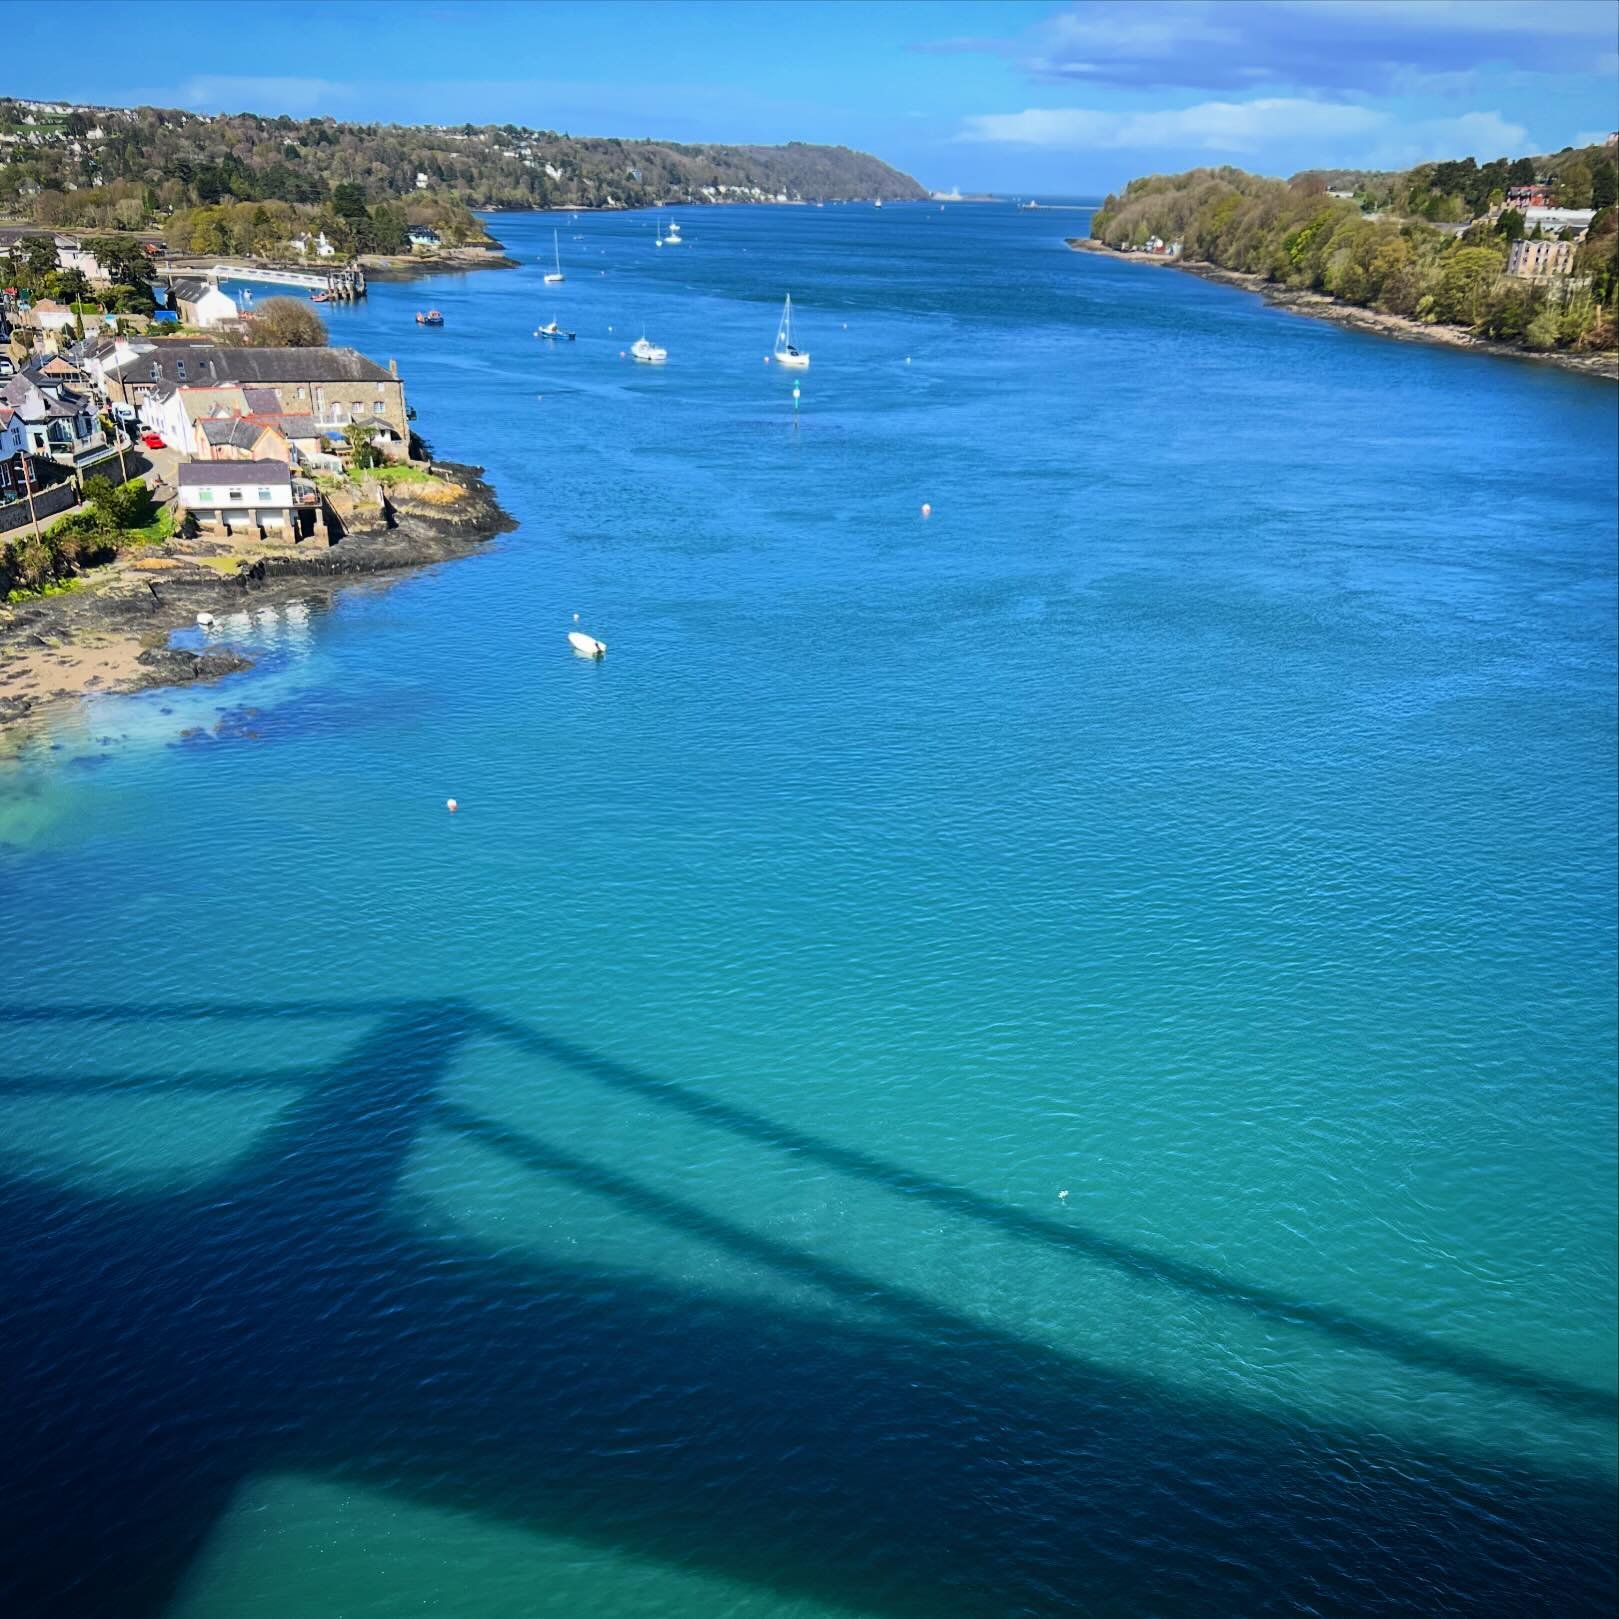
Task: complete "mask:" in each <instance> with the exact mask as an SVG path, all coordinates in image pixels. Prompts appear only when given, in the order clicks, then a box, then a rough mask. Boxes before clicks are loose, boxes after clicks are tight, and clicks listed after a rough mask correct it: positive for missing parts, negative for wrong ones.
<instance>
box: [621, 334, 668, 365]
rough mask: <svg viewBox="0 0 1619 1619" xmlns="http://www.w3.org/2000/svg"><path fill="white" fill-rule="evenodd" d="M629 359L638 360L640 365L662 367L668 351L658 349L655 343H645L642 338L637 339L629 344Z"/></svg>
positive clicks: (644, 339)
mask: <svg viewBox="0 0 1619 1619" xmlns="http://www.w3.org/2000/svg"><path fill="white" fill-rule="evenodd" d="M630 358H631V359H632V360H639V361H640V362H641V364H642V365H662V364H663V362H664V361H665V360H667V359H668V358H669V351H668V349H665V348H659V347H658V345H657V344H656V343H649V342H647V340H646V338H644V337H638V338H636V340H635V341H634V342H633V343H631V344H630Z"/></svg>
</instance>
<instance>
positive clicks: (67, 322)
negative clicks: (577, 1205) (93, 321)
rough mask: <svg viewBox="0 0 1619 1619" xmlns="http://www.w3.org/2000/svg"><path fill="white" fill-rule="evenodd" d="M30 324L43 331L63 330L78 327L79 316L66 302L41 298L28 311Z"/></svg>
mask: <svg viewBox="0 0 1619 1619" xmlns="http://www.w3.org/2000/svg"><path fill="white" fill-rule="evenodd" d="M28 324H29V325H30V326H33V327H36V328H37V329H38V330H39V331H42V332H62V331H66V330H67V329H68V328H69V327H76V326H77V324H78V316H77V315H75V314H74V312H73V311H72V310H71V309H69V308H68V306H67V305H66V304H59V303H57V302H55V301H54V300H53V299H50V298H41V299H40V300H39V302H38V303H37V304H35V305H33V307H32V308H30V309H29V311H28Z"/></svg>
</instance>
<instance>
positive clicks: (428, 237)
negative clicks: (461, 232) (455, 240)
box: [410, 225, 439, 253]
mask: <svg viewBox="0 0 1619 1619" xmlns="http://www.w3.org/2000/svg"><path fill="white" fill-rule="evenodd" d="M410 245H411V247H412V248H414V249H416V250H417V251H419V252H423V253H427V252H431V251H432V250H433V249H434V248H435V247H437V246H438V245H439V235H438V232H437V231H436V230H429V229H428V228H427V226H425V225H413V226H412V227H411V229H410Z"/></svg>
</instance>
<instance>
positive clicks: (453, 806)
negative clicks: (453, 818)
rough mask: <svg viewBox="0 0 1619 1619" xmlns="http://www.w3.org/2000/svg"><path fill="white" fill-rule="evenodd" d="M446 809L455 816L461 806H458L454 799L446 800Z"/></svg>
mask: <svg viewBox="0 0 1619 1619" xmlns="http://www.w3.org/2000/svg"><path fill="white" fill-rule="evenodd" d="M444 807H445V809H447V810H448V811H449V812H450V814H452V815H454V814H455V812H456V811H457V810H458V809H460V807H461V806H460V805H459V804H457V803H456V801H455V800H454V799H453V798H446V799H445V800H444Z"/></svg>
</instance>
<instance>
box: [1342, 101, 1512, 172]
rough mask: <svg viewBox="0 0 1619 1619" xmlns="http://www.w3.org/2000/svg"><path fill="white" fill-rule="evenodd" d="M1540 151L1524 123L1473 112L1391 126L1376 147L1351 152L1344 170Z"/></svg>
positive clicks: (1481, 159) (1404, 165)
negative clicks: (1510, 121) (1515, 122)
mask: <svg viewBox="0 0 1619 1619" xmlns="http://www.w3.org/2000/svg"><path fill="white" fill-rule="evenodd" d="M1539 150H1540V148H1539V147H1538V146H1537V145H1536V144H1535V143H1534V142H1533V141H1532V140H1531V139H1530V138H1529V131H1528V130H1527V129H1525V128H1524V127H1523V125H1522V124H1512V123H1508V122H1507V120H1506V119H1504V118H1503V117H1502V116H1501V115H1500V114H1499V113H1495V112H1469V113H1463V114H1462V116H1461V117H1460V118H1429V119H1425V120H1424V121H1422V122H1421V123H1414V124H1391V125H1390V127H1389V129H1388V130H1387V132H1386V134H1385V136H1384V138H1383V139H1382V140H1380V141H1378V142H1377V143H1376V144H1375V145H1374V146H1370V147H1366V148H1363V149H1361V150H1359V151H1356V152H1352V153H1348V154H1346V155H1345V157H1344V159H1343V163H1342V166H1343V167H1344V168H1356V169H1408V168H1410V167H1411V166H1412V165H1413V164H1415V163H1432V162H1434V161H1436V160H1437V159H1440V158H1454V157H1476V158H1477V159H1478V160H1479V161H1480V162H1481V163H1488V162H1489V161H1490V160H1491V159H1492V158H1497V157H1523V156H1525V155H1527V154H1529V153H1531V152H1536V151H1539Z"/></svg>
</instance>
